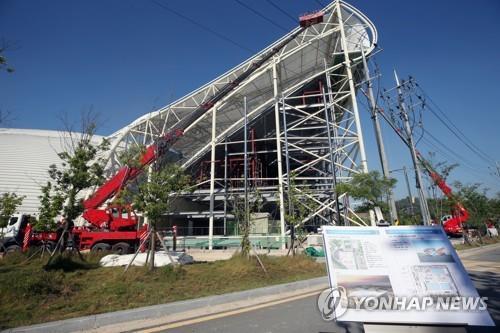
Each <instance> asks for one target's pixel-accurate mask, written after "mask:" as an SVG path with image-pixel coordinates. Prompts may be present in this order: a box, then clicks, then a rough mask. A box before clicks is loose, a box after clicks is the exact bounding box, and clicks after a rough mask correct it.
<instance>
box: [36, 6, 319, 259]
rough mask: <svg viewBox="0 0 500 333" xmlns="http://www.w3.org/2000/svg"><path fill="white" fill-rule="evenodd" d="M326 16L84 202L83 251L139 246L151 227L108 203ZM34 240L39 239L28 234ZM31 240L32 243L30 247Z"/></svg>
mask: <svg viewBox="0 0 500 333" xmlns="http://www.w3.org/2000/svg"><path fill="white" fill-rule="evenodd" d="M322 19H323V13H322V12H318V13H315V14H312V15H309V16H307V17H301V18H300V25H301V26H302V28H301V29H299V30H297V31H296V32H295V33H293V34H291V35H290V36H288V37H287V38H286V39H284V40H283V41H282V42H281V43H280V44H279V45H277V46H275V47H273V48H272V49H271V50H270V51H269V52H268V53H267V54H264V55H262V56H261V57H259V58H258V59H257V60H255V61H254V62H253V64H251V66H249V67H248V69H247V70H245V71H244V72H243V73H241V74H240V75H239V76H238V77H237V78H236V79H234V80H233V81H232V82H229V83H228V84H226V85H225V86H224V87H222V88H221V89H220V90H218V92H217V93H216V94H215V95H213V96H212V97H211V98H210V99H209V100H208V101H206V102H205V103H203V104H202V105H200V106H199V107H198V108H197V109H196V110H195V111H193V112H192V113H191V114H190V115H188V116H187V117H185V118H184V119H182V120H181V121H180V122H179V124H178V125H177V127H176V128H174V129H172V130H171V131H170V132H169V133H167V134H165V135H164V136H162V137H160V138H158V139H157V140H156V141H155V142H154V143H153V144H152V145H150V146H149V147H147V148H146V151H145V152H144V153H143V154H142V156H141V157H140V166H139V167H132V166H128V165H126V166H124V167H122V168H121V169H120V170H119V171H118V172H117V173H116V174H115V175H114V176H112V177H111V178H110V179H109V180H107V181H106V182H105V183H104V184H103V185H101V186H100V187H99V188H98V189H97V190H96V191H95V192H94V194H93V195H92V196H90V197H89V198H88V199H86V200H85V201H84V202H83V206H84V211H83V214H82V217H83V218H84V219H85V220H86V221H87V222H89V224H90V226H89V227H74V228H73V229H72V233H73V235H74V236H75V240H76V242H77V244H78V246H79V248H80V249H81V250H84V249H92V250H110V249H111V250H113V251H116V252H122V253H123V252H128V251H129V250H130V249H131V248H133V247H136V246H138V245H139V241H140V239H141V237H142V236H143V235H144V234H145V233H146V231H147V225H145V226H142V227H139V226H138V219H137V217H136V215H135V213H134V212H133V211H132V210H131V209H130V208H125V207H120V206H112V205H111V206H110V205H108V206H107V207H105V208H101V207H102V206H103V205H104V204H105V203H106V202H107V201H109V200H111V199H113V198H114V197H115V196H116V195H117V194H118V193H119V192H120V191H121V190H122V189H123V188H124V187H125V186H126V185H127V184H128V183H129V182H130V181H132V180H133V179H135V178H136V177H137V176H138V175H139V174H141V173H142V171H143V170H144V168H145V167H146V166H148V165H150V164H151V163H153V162H154V161H156V160H157V159H158V158H159V157H161V156H162V155H163V154H165V153H166V152H167V151H168V150H169V149H170V148H171V147H172V145H174V144H175V143H176V142H177V140H178V139H179V138H180V137H181V136H182V135H183V134H184V130H185V129H186V128H187V127H188V126H189V125H191V124H192V123H193V122H194V121H195V120H197V119H199V118H200V117H201V116H203V115H204V114H205V113H207V112H208V111H209V110H210V109H212V107H213V106H214V105H215V104H216V103H217V102H219V101H220V100H221V99H223V98H224V97H225V96H227V95H228V94H229V93H230V92H232V91H233V90H234V89H235V88H236V87H237V86H239V85H240V84H241V83H242V82H243V81H244V80H245V79H247V78H248V77H249V76H250V75H251V74H252V73H253V72H255V71H256V70H257V69H259V68H260V67H261V66H262V65H263V64H264V63H265V62H266V61H267V60H269V59H270V58H271V57H272V56H273V55H275V54H276V53H278V52H279V51H280V50H281V49H282V48H283V47H284V46H285V45H286V44H288V43H289V42H290V41H292V40H293V39H294V38H296V37H297V36H298V35H299V34H300V33H302V32H303V31H304V29H305V28H306V27H308V26H311V25H313V24H316V23H318V22H322ZM27 234H28V235H30V236H29V238H30V239H34V238H35V237H36V235H34V234H33V233H31V232H29V233H27ZM51 234H52V233H51ZM30 239H28V243H30Z"/></svg>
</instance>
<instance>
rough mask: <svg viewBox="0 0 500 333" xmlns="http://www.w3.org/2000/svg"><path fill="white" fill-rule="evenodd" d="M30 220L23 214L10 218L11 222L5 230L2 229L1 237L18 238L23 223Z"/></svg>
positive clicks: (0, 231)
mask: <svg viewBox="0 0 500 333" xmlns="http://www.w3.org/2000/svg"><path fill="white" fill-rule="evenodd" d="M28 219H29V215H27V214H23V213H17V214H14V215H12V216H11V217H10V219H9V222H8V223H7V226H6V227H5V228H1V229H0V237H1V238H8V237H14V238H15V237H17V235H18V234H19V230H20V229H21V226H22V225H23V223H26V221H27V220H28Z"/></svg>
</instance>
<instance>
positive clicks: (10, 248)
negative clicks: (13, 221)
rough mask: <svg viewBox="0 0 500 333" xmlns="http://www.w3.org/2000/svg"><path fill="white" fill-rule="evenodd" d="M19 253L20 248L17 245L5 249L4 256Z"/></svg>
mask: <svg viewBox="0 0 500 333" xmlns="http://www.w3.org/2000/svg"><path fill="white" fill-rule="evenodd" d="M14 252H21V247H20V246H19V245H10V246H7V248H6V249H5V254H9V253H14Z"/></svg>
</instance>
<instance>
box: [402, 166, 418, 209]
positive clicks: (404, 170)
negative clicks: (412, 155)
mask: <svg viewBox="0 0 500 333" xmlns="http://www.w3.org/2000/svg"><path fill="white" fill-rule="evenodd" d="M403 173H404V174H405V181H406V189H407V190H408V202H409V203H410V212H411V216H415V211H414V210H413V194H411V187H410V180H409V179H408V172H406V166H404V167H403Z"/></svg>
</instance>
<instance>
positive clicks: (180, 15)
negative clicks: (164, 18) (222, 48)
mask: <svg viewBox="0 0 500 333" xmlns="http://www.w3.org/2000/svg"><path fill="white" fill-rule="evenodd" d="M151 1H152V2H153V3H154V4H156V5H157V6H159V7H160V8H162V9H164V10H166V11H168V12H170V13H172V14H174V15H176V16H178V17H180V18H182V19H184V20H186V21H188V22H190V23H192V24H194V25H196V26H197V27H199V28H201V29H203V30H205V31H208V32H210V33H211V34H212V35H215V36H217V37H219V38H220V39H223V40H225V41H226V42H229V43H231V44H233V45H235V46H237V47H239V48H240V49H243V50H245V51H248V52H250V53H255V51H254V50H252V49H249V48H248V47H246V46H244V45H241V44H240V43H238V42H236V41H234V40H232V39H231V38H229V37H226V36H224V35H223V34H221V33H219V32H217V31H215V30H213V29H211V28H210V27H207V26H206V25H203V24H201V23H199V22H197V21H195V20H193V19H192V18H190V17H188V16H186V15H184V14H182V13H180V12H178V11H176V10H174V9H172V8H170V7H168V6H167V5H165V4H163V3H161V2H160V1H158V0H151Z"/></svg>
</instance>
